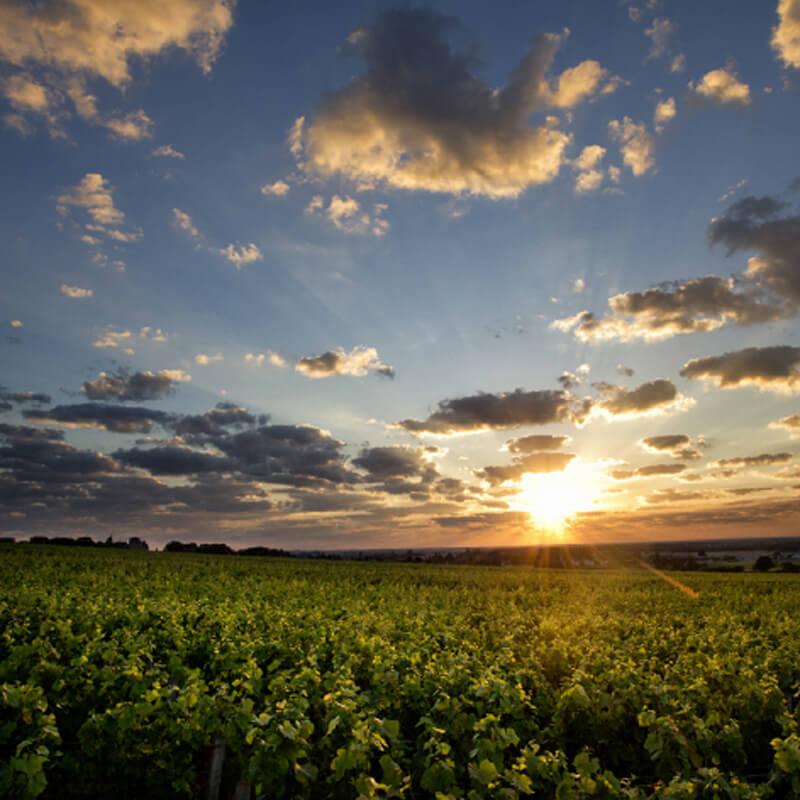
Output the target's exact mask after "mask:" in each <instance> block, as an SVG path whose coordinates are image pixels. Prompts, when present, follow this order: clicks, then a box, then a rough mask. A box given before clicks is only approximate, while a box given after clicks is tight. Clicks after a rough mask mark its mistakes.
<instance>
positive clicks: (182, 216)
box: [172, 208, 201, 239]
mask: <svg viewBox="0 0 800 800" xmlns="http://www.w3.org/2000/svg"><path fill="white" fill-rule="evenodd" d="M172 224H173V225H174V226H175V227H176V228H179V229H180V230H182V231H185V232H186V233H188V234H189V236H191V237H192V239H199V238H200V237H201V234H200V231H199V230H198V229H197V226H196V225H195V224H194V222H193V221H192V218H191V217H190V216H189V214H187V213H186V212H185V211H181V209H180V208H173V209H172Z"/></svg>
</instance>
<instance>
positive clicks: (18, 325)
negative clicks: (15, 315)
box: [8, 319, 22, 329]
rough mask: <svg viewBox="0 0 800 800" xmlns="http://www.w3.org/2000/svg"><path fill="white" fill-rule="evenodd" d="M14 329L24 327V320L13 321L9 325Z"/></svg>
mask: <svg viewBox="0 0 800 800" xmlns="http://www.w3.org/2000/svg"><path fill="white" fill-rule="evenodd" d="M8 324H9V325H10V326H11V327H12V328H15V329H19V328H21V327H22V320H20V319H12V320H11V322H9V323H8Z"/></svg>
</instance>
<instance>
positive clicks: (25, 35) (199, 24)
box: [0, 0, 233, 87]
mask: <svg viewBox="0 0 800 800" xmlns="http://www.w3.org/2000/svg"><path fill="white" fill-rule="evenodd" d="M232 24H233V14H232V10H231V5H230V4H229V3H225V2H222V1H221V0H173V2H171V3H170V8H169V14H165V13H164V6H163V4H162V3H160V2H157V0H138V1H137V2H136V3H133V4H129V5H128V4H124V3H123V4H120V3H116V4H114V5H113V6H112V7H110V8H109V6H108V4H107V3H105V2H103V0H64V1H63V2H61V3H59V4H58V5H56V6H52V7H51V6H50V5H46V6H30V5H28V4H26V3H17V2H12V3H5V4H4V5H3V7H2V12H0V58H2V59H3V60H5V61H7V62H9V63H11V64H14V65H16V66H18V67H21V66H23V65H26V64H38V65H41V66H43V67H46V68H48V69H53V70H57V71H62V72H64V73H66V74H72V73H87V74H90V75H96V76H98V77H101V78H103V79H105V80H106V81H108V83H110V84H112V85H114V86H117V87H122V86H124V85H125V84H126V83H127V82H128V81H129V80H130V77H131V75H130V62H131V61H132V60H133V59H135V58H136V59H147V58H151V57H153V56H155V55H157V54H159V53H160V52H162V51H163V50H165V49H167V48H173V47H174V48H179V49H181V50H184V51H186V52H187V53H188V54H189V55H191V56H192V57H193V58H194V59H195V60H196V61H197V63H198V65H199V66H200V67H201V69H203V71H205V72H207V71H209V70H210V69H211V66H212V64H213V63H214V61H215V60H216V58H217V56H218V55H219V51H220V48H221V46H222V43H223V41H224V38H225V35H226V33H227V32H228V30H229V29H230V27H231V25H232Z"/></svg>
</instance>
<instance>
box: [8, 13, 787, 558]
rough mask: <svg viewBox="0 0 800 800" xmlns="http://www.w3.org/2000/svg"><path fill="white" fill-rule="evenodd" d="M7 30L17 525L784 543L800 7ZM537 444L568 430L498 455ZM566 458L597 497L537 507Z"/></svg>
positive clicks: (389, 537) (46, 20) (147, 20)
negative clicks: (212, 414)
mask: <svg viewBox="0 0 800 800" xmlns="http://www.w3.org/2000/svg"><path fill="white" fill-rule="evenodd" d="M60 13H61V14H63V15H64V17H63V19H61V20H60V22H61V27H60V28H58V27H57V26H56V25H55V23H54V19H55V18H56V17H58V14H60ZM65 20H66V21H65ZM56 21H58V20H56ZM113 31H122V35H114V34H113ZM0 33H2V37H0V38H2V39H3V41H4V42H5V44H3V45H0V90H2V95H3V108H2V110H1V111H0V113H2V115H3V121H4V123H5V124H4V127H3V128H2V129H0V137H2V159H3V174H4V181H3V186H2V189H0V203H1V204H2V205H1V206H0V212H1V213H0V236H2V238H3V241H4V242H5V254H4V258H3V289H2V292H0V309H1V311H0V314H2V319H3V320H5V323H4V324H5V326H6V328H7V330H6V336H5V337H4V340H3V343H2V344H0V347H2V352H3V365H4V369H3V378H2V384H3V386H4V387H5V389H4V392H5V394H4V397H5V400H4V406H7V408H6V410H5V414H4V417H3V419H2V423H3V424H4V425H5V427H4V428H3V437H4V445H5V446H4V448H3V450H2V454H3V455H2V456H0V470H2V473H0V475H1V476H2V487H1V489H2V492H1V493H0V498H3V508H4V510H3V512H2V514H0V521H1V522H0V524H1V525H2V527H3V529H4V530H6V531H8V532H10V533H12V534H15V535H19V536H23V537H24V536H27V535H29V534H31V533H48V532H52V533H67V534H69V533H72V532H75V531H80V532H86V531H92V530H96V531H97V532H98V534H99V533H106V532H118V533H119V535H126V534H128V533H130V532H142V531H144V533H145V534H146V535H148V536H149V537H150V538H151V539H153V540H154V541H165V540H167V539H169V538H172V537H174V536H177V537H179V538H184V539H187V538H195V539H215V540H216V539H225V540H228V541H233V542H234V543H243V542H246V543H274V544H279V545H281V546H289V547H318V546H337V547H348V546H365V545H367V544H368V545H370V546H381V545H385V546H396V545H399V546H422V545H434V544H460V543H466V544H481V543H504V544H524V543H528V542H533V541H538V540H539V539H540V538H542V537H543V536H546V535H550V534H552V531H547V530H545V527H544V526H543V525H542V524H541V523H542V520H543V519H544V518H545V517H547V518H548V519H552V518H557V519H558V520H559V524H558V525H557V526H556V527H557V528H558V533H559V535H565V534H567V533H568V534H569V535H571V536H572V537H574V538H577V539H580V538H592V537H595V538H598V539H600V538H602V539H608V538H612V539H625V538H630V537H635V538H651V537H656V538H669V537H672V536H686V535H687V534H690V533H691V534H692V535H744V534H747V535H749V534H752V533H754V532H762V531H763V532H768V533H776V532H787V533H790V532H794V528H793V525H794V515H795V514H796V508H795V501H794V500H793V498H794V496H795V494H796V489H794V486H793V483H792V481H793V480H796V479H797V477H800V473H798V475H797V477H796V476H794V475H793V474H792V471H793V469H794V466H793V462H794V458H795V453H796V451H797V448H796V443H795V442H794V440H793V439H792V433H793V431H794V430H795V429H796V428H798V427H800V426H799V425H798V423H800V420H796V421H792V417H793V415H794V414H795V413H796V411H797V408H796V401H795V399H794V396H795V394H796V392H797V390H798V388H797V387H798V386H800V380H798V379H797V376H798V373H797V369H796V367H797V364H798V363H800V350H797V349H796V348H797V347H798V343H797V341H796V332H797V320H796V317H797V308H798V302H800V291H798V289H797V287H796V286H795V284H796V283H797V284H800V279H798V278H797V277H795V276H798V274H800V260H798V256H797V253H798V252H800V232H799V231H798V229H799V228H800V222H799V221H798V220H800V217H798V211H797V205H796V194H794V190H793V189H792V188H791V184H792V181H793V179H794V178H796V177H797V176H796V174H795V172H794V169H795V166H794V165H795V154H796V150H797V145H796V138H797V135H796V131H797V129H798V127H799V126H800V104H798V103H797V91H798V86H799V85H800V84H798V68H800V39H799V37H800V4H798V3H797V2H796V1H795V0H789V1H788V2H787V0H781V2H780V3H773V2H771V3H747V4H744V3H738V4H733V5H731V4H729V3H723V2H707V3H703V4H700V5H699V6H698V4H694V3H687V2H671V1H670V0H660V2H643V3H621V2H610V1H609V2H571V3H565V2H539V3H536V4H518V3H507V4H499V5H495V6H493V7H492V9H491V10H490V9H489V8H488V7H487V6H486V4H484V3H447V2H441V3H431V4H428V5H426V6H424V7H418V6H414V5H412V4H404V5H401V6H397V5H390V4H388V3H353V4H335V5H331V4H324V3H305V2H304V3H293V4H291V6H284V5H282V4H272V3H266V4H265V3H250V2H243V1H242V2H239V3H237V4H235V5H234V4H232V3H224V2H221V0H180V2H176V3H175V4H174V6H172V7H171V9H170V16H169V17H166V16H165V15H164V11H163V9H162V8H161V7H160V6H159V4H158V3H155V2H153V3H150V2H146V3H144V4H127V3H107V2H100V1H99V0H68V2H66V3H64V4H63V6H62V7H61V8H60V9H58V10H55V11H53V12H52V15H51V16H48V14H47V9H45V8H44V7H32V6H29V5H28V4H25V3H21V2H20V3H16V2H12V3H10V4H8V5H7V8H6V10H4V11H3V12H2V13H1V14H0ZM537 37H539V38H538V39H537ZM526 57H527V59H528V60H527V61H525V60H524V59H526ZM521 64H522V65H523V67H522V68H520V65H521ZM526 65H527V66H526ZM514 76H516V77H514ZM509 87H510V88H509ZM521 98H522V99H521ZM748 198H750V199H751V200H748ZM758 200H760V201H761V204H760V205H759V204H758V203H757V202H756V201H758ZM765 201H769V202H768V203H767V204H766V205H765ZM748 265H749V268H748ZM708 276H711V277H708ZM731 276H734V277H733V278H731ZM703 278H707V280H706V282H705V283H702V284H701V283H699V281H700V279H703ZM663 282H671V283H669V285H667V286H664V287H661V288H660V289H656V290H654V291H655V293H650V294H644V295H635V294H633V293H642V292H645V290H647V289H648V288H651V287H657V286H658V285H659V284H662V283H663ZM613 297H616V298H617V300H616V301H615V302H616V305H615V307H614V308H615V309H616V310H614V309H610V307H609V305H608V301H609V298H613ZM581 312H588V315H590V316H587V315H585V316H583V317H577V316H575V315H578V314H580V313H581ZM559 320H560V321H561V322H560V323H559ZM20 323H21V324H20ZM248 354H249V356H250V357H249V359H248V358H247V356H248ZM270 354H274V355H273V362H277V363H270ZM723 356H725V358H722V359H721V360H720V358H717V357H723ZM711 357H713V358H715V359H717V360H716V361H714V362H713V363H711V362H707V361H702V363H700V362H697V360H703V359H708V358H711ZM692 360H695V362H696V363H694V365H693V366H691V367H690V366H689V364H690V362H692ZM620 367H624V369H620ZM565 373H569V375H565ZM559 378H561V379H560V380H559ZM131 387H133V388H131ZM136 387H138V388H136ZM517 389H520V390H522V392H521V393H519V396H516V395H514V392H515V390H517ZM20 392H35V393H39V394H43V395H48V396H49V400H48V401H47V402H45V401H44V398H39V399H38V402H37V401H36V400H34V399H30V398H28V397H26V396H24V395H21V394H19V393H20ZM553 393H555V394H553ZM461 401H464V402H461ZM448 403H450V405H448ZM553 403H554V404H555V405H553ZM88 404H91V405H88ZM217 404H223V405H222V406H221V410H222V412H224V413H226V414H228V415H229V417H230V420H231V421H225V422H224V424H222V423H220V427H218V428H217V429H215V430H214V431H213V432H209V431H206V432H205V433H202V434H201V433H197V432H194V433H191V434H187V433H186V432H185V431H184V433H181V432H180V430H182V429H185V428H186V424H183V425H182V424H181V422H180V420H181V419H182V418H184V417H186V416H187V415H195V416H196V417H198V418H199V417H200V416H202V415H203V414H206V412H208V411H209V410H210V409H213V408H214V407H215V406H216V405H217ZM442 404H444V405H442ZM548 404H550V405H548ZM544 406H547V408H548V409H549V410H547V411H543V408H544ZM69 407H71V408H72V410H69ZM132 408H142V409H145V411H142V412H141V414H143V415H145V416H146V414H147V413H148V410H149V412H153V413H151V415H150V417H148V420H149V422H147V423H144V422H139V423H138V424H132V423H130V422H129V423H127V424H128V425H129V426H131V425H132V427H129V428H128V429H126V430H125V431H121V430H120V428H119V423H117V425H116V430H114V429H113V425H112V429H110V428H109V425H110V423H109V422H108V420H109V419H110V416H109V415H112V414H117V415H119V414H120V413H127V411H124V410H125V409H132ZM64 409H67V410H64ZM76 409H77V410H76ZM121 409H122V410H123V411H120V410H121ZM235 409H237V410H238V412H237V413H238V414H239V415H238V416H236V413H234V410H235ZM245 409H246V410H245ZM465 409H468V411H465ZM437 412H439V414H440V416H438V417H436V416H435V415H436V414H437ZM159 414H161V415H165V414H166V415H167V416H166V417H164V416H159ZM76 415H80V417H78V416H76ZM259 415H269V419H268V420H265V419H261V420H259V418H258V417H259ZM442 415H443V416H442ZM218 416H219V415H218ZM234 418H235V419H234ZM76 420H78V421H76ZM407 420H417V421H423V422H424V421H426V420H427V422H424V424H404V422H403V421H407ZM781 420H783V422H781ZM400 423H403V424H400ZM198 424H199V423H198ZM280 426H283V427H280ZM286 426H288V428H287V427H286ZM303 426H306V427H303ZM308 426H311V427H308ZM32 430H38V431H40V432H41V431H50V432H52V435H50V438H49V439H48V441H49V442H50V443H51V444H50V445H49V447H50V449H49V450H47V452H44V451H40V450H39V449H36V448H33V449H32V445H31V442H32V441H33V439H34V438H35V436H36V434H35V433H32V432H31V431H32ZM308 430H314V431H316V432H317V433H316V435H317V436H318V438H319V439H320V442H322V444H321V445H320V446H321V447H323V449H325V452H326V453H328V456H329V457H330V458H329V459H328V461H326V465H327V466H326V469H327V468H328V467H330V468H333V467H335V468H336V470H337V472H336V475H333V474H332V473H329V472H325V474H321V473H320V471H319V461H318V459H319V453H318V450H317V449H316V447H317V445H316V444H315V445H313V446H312V445H308V444H307V443H306V444H301V445H297V447H298V448H299V449H297V451H294V450H292V449H291V448H292V447H294V446H295V445H290V444H287V443H286V442H288V441H289V440H286V441H284V439H282V438H281V437H282V436H284V434H286V435H289V433H291V436H290V437H289V438H290V439H291V438H292V437H293V436H294V435H295V433H297V431H301V432H302V431H306V432H307V431H308ZM287 431H288V432H289V433H287ZM539 434H542V435H550V436H556V435H562V436H569V437H570V438H571V441H570V442H562V443H561V444H558V445H557V444H556V443H554V442H550V443H545V442H542V441H538V440H536V441H533V442H532V443H531V444H530V445H529V446H528V445H526V446H525V447H527V448H528V449H527V450H524V451H520V452H518V453H517V454H516V455H515V454H514V453H513V451H512V452H509V450H508V449H507V448H506V449H505V450H503V449H502V448H503V444H504V442H506V441H508V440H512V439H519V438H521V437H524V436H529V435H539ZM42 435H43V436H44V435H45V434H42ZM657 436H662V437H663V436H669V437H678V439H669V440H667V439H662V440H657V441H655V443H654V444H653V443H651V444H653V446H650V445H648V444H647V443H646V442H644V440H649V439H650V438H652V437H657ZM248 437H249V438H248ZM681 437H682V438H681ZM276 438H277V439H279V440H280V441H281V442H282V444H281V445H280V447H278V448H277V449H275V447H276V446H275V440H276ZM245 440H247V441H251V440H253V441H255V440H258V441H259V442H260V444H259V447H258V455H257V457H256V456H255V455H253V454H252V453H251V454H250V455H247V456H245V455H243V450H242V448H243V447H244V446H245ZM679 440H680V441H679ZM267 441H269V442H270V444H269V445H267V444H265V442H267ZM334 443H335V444H334ZM656 445H657V446H656ZM667 445H670V447H667ZM309 447H310V448H311V450H310V451H309ZM531 448H544V449H531ZM34 450H35V452H34ZM556 450H557V451H558V452H561V453H565V456H564V458H563V459H561V460H560V461H558V463H557V464H554V463H553V461H552V459H549V458H547V457H546V454H547V453H548V452H552V451H556ZM248 452H249V451H248ZM142 453H145V454H147V453H149V454H150V455H149V456H147V457H144V456H142ZM567 453H568V454H569V455H566V454H567ZM79 454H83V455H81V456H80V457H81V458H84V459H85V460H86V459H88V460H86V463H84V465H83V467H81V469H79V470H78V471H77V472H75V470H74V467H73V465H72V464H73V462H72V460H71V459H73V458H78V456H79ZM187 454H189V455H190V456H191V455H192V454H194V455H195V456H196V455H199V456H202V457H204V458H206V461H207V462H208V463H206V462H203V466H202V467H198V464H199V463H200V461H197V460H192V459H191V458H189V459H187ZM90 456H91V457H94V458H95V460H97V459H98V458H99V459H100V461H97V462H96V463H95V462H91V457H90ZM687 456H688V457H687ZM326 458H327V456H326ZM730 459H734V461H736V460H738V461H737V462H736V463H733V464H728V463H725V464H721V463H720V462H723V461H726V460H730ZM748 459H749V460H748ZM67 462H69V464H67ZM89 462H91V466H87V464H89ZM184 462H186V463H184ZM738 462H741V463H738ZM65 464H66V465H67V466H65ZM659 465H660V466H664V465H667V469H665V470H662V471H659V470H658V469H655V470H654V471H651V473H649V474H648V473H647V472H645V473H640V472H637V470H639V469H640V468H643V467H644V468H647V467H648V466H651V467H652V466H655V467H658V466H659ZM487 466H504V467H511V468H512V469H511V472H509V473H503V474H504V475H506V474H507V475H508V477H507V479H506V480H500V479H499V478H498V477H492V473H490V472H489V473H487V472H486V471H485V469H486V467H487ZM679 466H680V469H678V467H679ZM556 467H558V468H556ZM553 473H558V475H556V476H555V477H554V474H553ZM615 473H616V475H617V476H620V475H622V476H623V477H616V478H615V477H613V475H614V474H615ZM725 473H730V474H725ZM59 476H60V477H59ZM553 480H557V481H561V483H562V484H563V485H564V486H566V487H567V488H569V486H570V485H576V486H578V485H580V487H584V488H585V487H586V486H589V487H590V491H587V492H582V493H583V494H585V495H586V498H585V500H582V501H581V504H580V505H579V506H577V505H576V506H575V507H572V506H570V505H569V504H568V503H567V504H566V506H565V507H564V508H562V509H557V510H556V511H555V512H554V511H553V510H552V509H550V510H549V513H548V514H545V513H543V512H542V513H540V514H539V523H540V524H537V507H538V506H540V505H541V504H545V505H546V504H547V502H548V501H547V500H546V499H543V498H542V491H541V490H542V487H545V490H546V491H549V489H547V487H552V485H553V484H552V481H553ZM209 482H213V484H214V490H213V492H211V490H210V489H209ZM548 482H550V483H548ZM56 485H58V486H61V487H62V488H61V489H58V490H57V489H54V488H53V487H54V486H56ZM64 486H66V487H67V488H66V489H64V488H63V487H64ZM126 487H127V488H126ZM580 487H579V488H580ZM123 488H126V492H127V494H125V496H126V497H131V496H133V497H140V502H137V503H136V504H135V505H136V509H135V510H132V509H131V508H130V507H129V504H128V503H126V502H122V501H121V500H119V498H118V495H119V494H120V493H121V490H122V489H123ZM181 492H183V494H181ZM138 493H140V494H138ZM567 493H569V492H567ZM576 493H578V494H581V492H577V490H576ZM123 494H124V493H123ZM210 494H213V496H214V497H215V498H216V500H215V502H211V501H209V500H208V497H209V495H210ZM255 497H258V498H259V499H258V501H257V502H256V501H254V499H253V498H255ZM202 498H205V499H202ZM215 503H216V504H215ZM765 509H766V510H765ZM687 520H688V522H687ZM687 525H691V530H688V529H687ZM765 526H766V528H765Z"/></svg>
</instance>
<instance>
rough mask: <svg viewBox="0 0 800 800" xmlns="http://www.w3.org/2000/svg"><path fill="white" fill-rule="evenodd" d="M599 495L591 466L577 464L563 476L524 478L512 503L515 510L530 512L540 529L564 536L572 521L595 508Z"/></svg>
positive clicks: (551, 474)
mask: <svg viewBox="0 0 800 800" xmlns="http://www.w3.org/2000/svg"><path fill="white" fill-rule="evenodd" d="M598 494H599V487H598V486H597V475H596V473H595V472H594V470H593V469H592V468H591V466H590V465H587V464H583V463H581V462H573V463H572V464H570V465H569V466H568V467H567V468H566V469H564V470H563V471H561V472H547V473H535V474H530V473H529V474H526V475H523V476H522V479H521V481H520V492H519V494H518V495H516V496H515V497H514V498H512V501H511V502H512V507H513V508H514V509H515V510H517V511H527V512H528V513H529V514H530V515H531V519H532V520H533V522H534V524H535V525H536V527H539V528H543V529H546V530H548V531H551V532H553V533H563V532H564V529H565V527H566V524H567V523H568V521H569V520H570V518H571V517H573V516H574V515H575V514H577V513H578V512H580V511H588V510H590V509H591V508H592V507H593V505H594V502H595V500H596V498H597V496H598Z"/></svg>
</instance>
